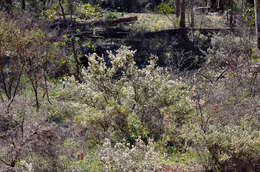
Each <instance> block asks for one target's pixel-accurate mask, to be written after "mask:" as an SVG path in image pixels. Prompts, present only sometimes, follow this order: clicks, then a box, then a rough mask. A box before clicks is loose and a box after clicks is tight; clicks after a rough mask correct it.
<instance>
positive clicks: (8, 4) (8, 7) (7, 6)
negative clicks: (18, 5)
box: [4, 0, 13, 14]
mask: <svg viewBox="0 0 260 172" xmlns="http://www.w3.org/2000/svg"><path fill="white" fill-rule="evenodd" d="M4 7H5V11H6V12H7V13H8V14H10V13H11V10H12V7H13V1H12V0H5V1H4Z"/></svg>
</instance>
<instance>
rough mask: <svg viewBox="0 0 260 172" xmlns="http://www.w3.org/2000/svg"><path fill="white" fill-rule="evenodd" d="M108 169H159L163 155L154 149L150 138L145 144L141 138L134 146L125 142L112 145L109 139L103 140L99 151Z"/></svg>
mask: <svg viewBox="0 0 260 172" xmlns="http://www.w3.org/2000/svg"><path fill="white" fill-rule="evenodd" d="M99 156H100V158H101V159H102V160H103V162H104V164H105V169H106V170H108V171H122V172H124V171H125V172H126V171H142V172H150V171H157V170H159V169H161V164H162V162H163V159H164V157H163V156H162V155H161V154H160V153H158V152H156V151H155V145H154V144H153V142H152V141H151V140H149V141H148V144H147V145H146V144H145V143H144V142H143V141H142V140H141V138H138V139H137V140H136V145H135V146H132V147H131V146H130V144H127V143H124V142H123V143H116V144H115V145H114V146H112V143H111V141H110V140H109V139H106V140H105V143H104V144H103V146H102V149H101V151H100V153H99Z"/></svg>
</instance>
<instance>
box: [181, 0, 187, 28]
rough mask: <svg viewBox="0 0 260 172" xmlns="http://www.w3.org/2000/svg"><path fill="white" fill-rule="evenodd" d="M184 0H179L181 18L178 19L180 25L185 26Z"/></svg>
mask: <svg viewBox="0 0 260 172" xmlns="http://www.w3.org/2000/svg"><path fill="white" fill-rule="evenodd" d="M185 18H186V17H185V0H182V1H181V19H180V27H182V28H185V27H186V25H185Z"/></svg>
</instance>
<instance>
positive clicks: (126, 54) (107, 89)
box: [55, 47, 192, 144]
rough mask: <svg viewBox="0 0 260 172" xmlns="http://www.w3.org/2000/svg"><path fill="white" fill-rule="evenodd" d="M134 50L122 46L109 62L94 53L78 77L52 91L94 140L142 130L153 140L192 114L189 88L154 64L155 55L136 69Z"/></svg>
mask: <svg viewBox="0 0 260 172" xmlns="http://www.w3.org/2000/svg"><path fill="white" fill-rule="evenodd" d="M134 53H135V52H134V51H132V50H130V49H129V48H128V47H121V48H120V49H119V50H117V52H116V54H115V55H114V54H113V53H112V52H109V58H110V60H111V61H110V62H109V64H107V62H105V60H104V59H103V58H102V57H99V56H97V55H96V54H93V55H91V56H90V57H89V68H88V69H87V70H83V73H82V83H78V82H77V81H76V80H75V79H74V77H70V78H68V79H67V80H66V81H65V82H64V84H65V89H62V88H61V89H60V90H59V91H58V92H56V93H55V94H56V101H57V102H56V103H57V105H58V106H62V107H64V108H62V111H61V112H59V113H63V112H64V111H70V112H72V113H73V114H75V118H74V119H75V121H76V122H78V123H80V124H82V125H83V126H85V127H86V128H87V130H86V136H87V137H88V138H92V139H93V138H94V139H96V141H100V139H104V138H105V137H108V138H110V139H111V140H113V141H118V140H122V139H123V138H125V139H126V140H127V141H128V142H130V143H131V144H133V143H134V142H135V139H137V138H138V137H139V136H141V137H142V138H143V139H144V140H147V139H148V138H149V137H150V138H154V139H155V141H156V140H159V139H161V138H162V136H163V135H164V134H166V133H167V134H170V135H172V134H176V131H177V127H179V126H180V125H181V124H183V123H184V122H185V119H186V118H187V117H188V116H189V114H191V112H192V107H191V106H190V104H189V102H188V101H187V100H186V97H187V96H189V95H190V94H191V89H190V88H189V87H187V86H186V85H185V84H184V83H182V82H180V81H178V80H172V79H171V76H170V74H169V73H168V72H167V71H166V70H165V69H163V68H160V67H157V66H156V60H157V59H156V57H152V58H151V61H150V64H149V65H147V66H146V67H145V68H143V69H140V68H138V67H137V66H136V65H135V61H134V59H133V56H134Z"/></svg>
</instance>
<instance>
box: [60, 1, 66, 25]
mask: <svg viewBox="0 0 260 172" xmlns="http://www.w3.org/2000/svg"><path fill="white" fill-rule="evenodd" d="M59 6H60V9H61V14H62V17H63V20H64V21H66V16H65V12H64V8H63V6H62V1H61V0H59Z"/></svg>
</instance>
